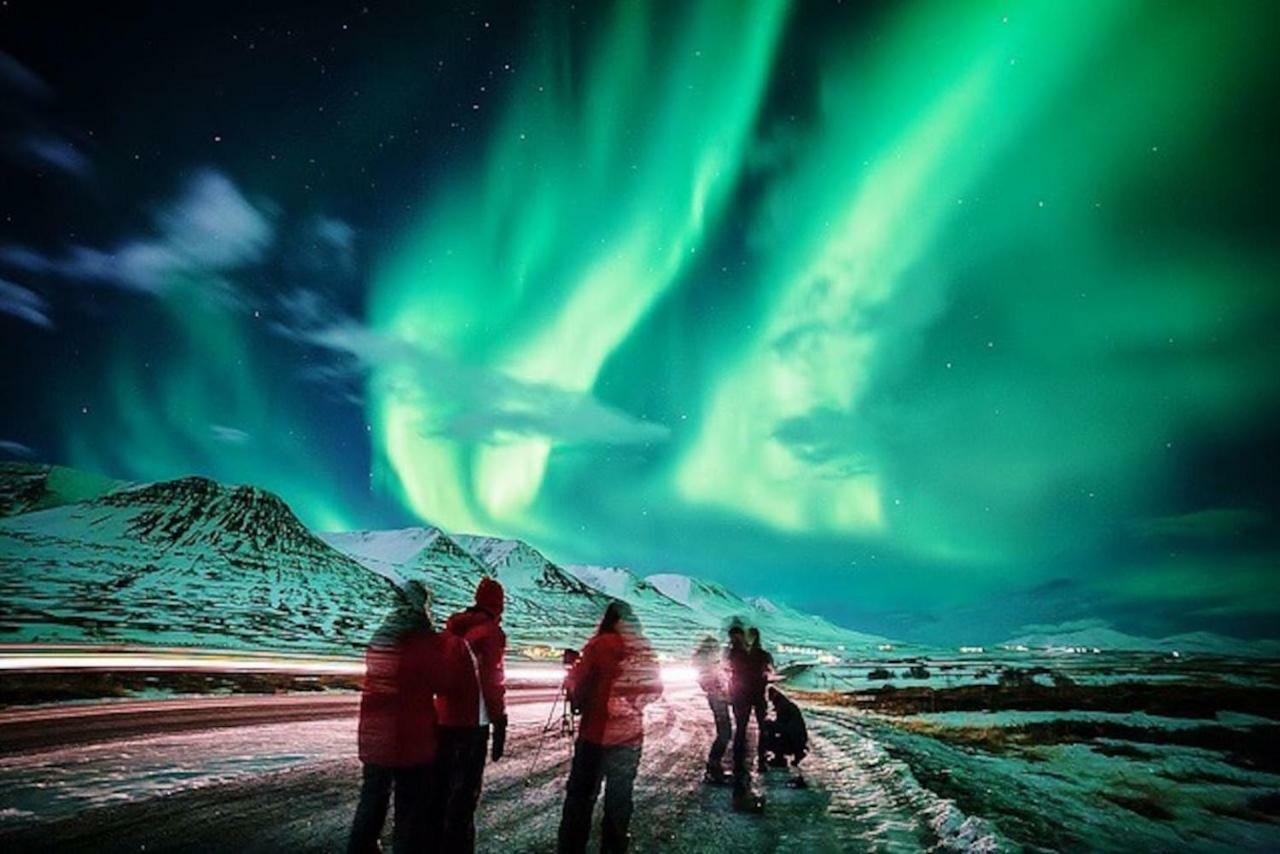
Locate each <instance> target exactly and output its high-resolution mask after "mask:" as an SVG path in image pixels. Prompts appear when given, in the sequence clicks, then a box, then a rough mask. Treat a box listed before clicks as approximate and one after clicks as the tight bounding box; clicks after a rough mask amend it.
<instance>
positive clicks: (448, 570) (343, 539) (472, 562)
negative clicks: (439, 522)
mask: <svg viewBox="0 0 1280 854" xmlns="http://www.w3.org/2000/svg"><path fill="white" fill-rule="evenodd" d="M319 536H320V538H321V539H322V540H324V541H325V542H326V543H328V544H329V545H331V546H333V547H334V548H335V549H337V550H338V551H340V552H343V553H344V554H346V555H348V556H349V557H351V558H352V559H354V560H355V561H356V562H357V563H359V564H360V565H362V566H364V567H365V568H367V569H371V570H373V571H374V572H376V573H378V574H379V575H381V576H383V577H384V578H386V579H388V580H390V581H392V582H393V583H395V584H397V585H399V584H402V583H403V582H405V581H408V580H410V579H416V580H418V581H421V582H422V583H423V584H426V585H427V586H428V587H429V588H431V590H432V592H433V593H434V594H435V607H434V612H435V615H436V617H437V618H438V619H443V618H444V617H447V616H448V615H449V614H451V613H453V612H454V611H457V610H460V609H462V608H465V607H467V606H468V605H470V604H471V602H472V599H473V597H474V593H475V588H476V584H477V583H479V581H480V579H481V578H483V577H484V576H485V575H488V574H489V570H488V568H487V567H485V566H484V564H482V563H480V561H478V560H476V559H475V558H474V557H472V556H471V555H470V554H469V553H468V552H467V551H466V550H465V549H463V548H462V547H461V546H460V545H458V543H457V542H456V541H454V540H453V539H452V538H451V537H449V535H448V534H446V533H444V532H443V531H441V530H439V529H438V528H429V527H422V528H403V529H401V530H397V531H352V532H346V533H329V534H320V535H319Z"/></svg>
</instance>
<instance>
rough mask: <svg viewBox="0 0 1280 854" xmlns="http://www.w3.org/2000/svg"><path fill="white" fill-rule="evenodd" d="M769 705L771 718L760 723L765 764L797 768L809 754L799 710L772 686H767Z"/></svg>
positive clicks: (806, 730)
mask: <svg viewBox="0 0 1280 854" xmlns="http://www.w3.org/2000/svg"><path fill="white" fill-rule="evenodd" d="M768 697H769V704H770V705H772V706H773V717H772V718H770V719H769V720H767V721H765V724H764V752H765V753H766V754H767V756H768V760H769V764H770V765H772V766H774V767H775V768H786V767H787V765H788V763H790V764H791V765H792V766H795V765H799V764H800V760H802V759H804V757H805V755H806V754H808V752H809V729H808V727H806V726H805V724H804V715H802V714H800V707H799V706H797V705H796V704H795V703H793V702H792V701H791V698H790V697H788V696H787V695H786V694H783V693H782V692H781V691H779V690H778V689H777V688H775V687H774V686H772V685H770V686H769V691H768Z"/></svg>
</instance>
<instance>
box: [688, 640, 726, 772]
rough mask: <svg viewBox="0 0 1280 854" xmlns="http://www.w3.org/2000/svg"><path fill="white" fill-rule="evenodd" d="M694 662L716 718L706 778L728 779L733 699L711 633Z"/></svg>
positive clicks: (695, 653)
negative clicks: (726, 756) (726, 755)
mask: <svg viewBox="0 0 1280 854" xmlns="http://www.w3.org/2000/svg"><path fill="white" fill-rule="evenodd" d="M693 666H694V668H695V669H696V670H697V673H698V687H699V688H701V689H702V691H703V693H704V694H706V695H707V705H708V706H710V707H711V716H712V717H713V718H714V719H715V722H716V737H715V740H714V741H713V742H711V750H710V751H709V752H708V753H707V768H706V771H705V773H704V774H703V781H704V782H707V783H725V782H728V775H726V774H725V773H724V752H725V749H726V748H728V746H729V739H730V738H732V737H733V724H732V723H731V722H730V721H729V699H728V697H726V696H725V691H724V671H723V668H722V667H721V666H720V644H718V643H716V639H715V638H713V637H711V636H707V637H705V638H703V639H702V643H700V644H698V648H697V649H696V650H695V651H694V653H693Z"/></svg>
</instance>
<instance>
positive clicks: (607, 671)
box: [565, 631, 662, 747]
mask: <svg viewBox="0 0 1280 854" xmlns="http://www.w3.org/2000/svg"><path fill="white" fill-rule="evenodd" d="M565 688H566V689H567V690H568V692H569V696H570V697H572V698H573V700H574V703H575V705H577V706H578V707H579V708H580V709H581V710H582V728H581V729H580V730H579V734H578V737H579V738H581V739H582V740H583V741H589V742H591V743H592V744H598V745H602V746H604V747H613V746H615V745H620V744H635V743H637V742H639V741H640V740H641V739H642V738H643V737H644V707H645V706H647V705H649V703H652V702H653V701H654V700H656V699H657V698H658V697H660V696H661V695H662V680H661V677H660V674H659V672H658V662H657V659H656V658H655V657H654V655H653V650H652V649H650V648H649V645H648V644H647V643H646V642H644V641H643V640H642V639H640V638H636V637H634V636H629V635H627V634H624V633H619V632H614V631H608V632H597V633H596V635H595V636H594V637H592V638H591V640H590V641H588V642H587V645H586V646H585V647H584V648H583V650H582V658H580V659H578V662H577V664H575V665H574V666H573V669H572V670H570V671H569V675H568V676H567V677H566V678H565Z"/></svg>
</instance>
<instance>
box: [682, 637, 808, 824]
mask: <svg viewBox="0 0 1280 854" xmlns="http://www.w3.org/2000/svg"><path fill="white" fill-rule="evenodd" d="M693 660H694V666H695V667H696V669H697V673H698V686H699V687H700V688H702V691H703V693H705V694H706V696H707V704H708V705H709V706H710V707H711V714H712V717H713V718H714V719H715V726H716V736H715V740H714V741H713V742H712V743H711V750H710V752H709V753H708V754H707V764H706V770H705V772H704V775H703V779H704V781H705V782H707V783H712V784H723V783H726V782H730V781H731V782H732V783H733V807H734V809H735V810H740V811H745V812H756V811H759V810H760V809H762V808H763V805H764V804H763V801H762V799H761V798H760V796H758V795H756V794H754V793H753V792H752V790H751V769H750V765H749V764H748V762H747V732H748V727H749V725H750V723H751V721H752V719H753V718H754V719H755V724H756V770H757V771H759V772H760V773H761V774H763V773H764V772H765V770H766V768H767V767H768V766H769V764H771V763H772V764H774V765H776V766H778V767H786V766H787V764H788V763H790V764H793V765H794V764H798V763H799V762H800V760H801V759H803V758H804V756H805V753H806V752H807V743H808V733H807V732H806V730H805V725H804V718H803V717H802V716H801V715H800V710H799V709H798V708H797V707H796V705H795V703H792V702H791V701H790V700H789V699H787V697H785V696H784V695H783V694H782V692H781V691H779V690H778V689H777V688H775V687H772V686H770V684H769V681H770V677H771V675H772V673H773V656H772V655H770V654H769V652H768V650H766V649H765V648H764V645H763V644H762V643H761V641H760V631H759V629H756V628H755V627H751V628H743V627H742V626H741V625H740V624H738V623H734V624H732V625H730V627H729V643H728V645H727V646H726V647H725V648H724V649H723V651H722V650H721V648H720V645H719V643H718V642H717V641H716V639H715V638H713V637H707V638H704V639H703V641H702V643H700V644H699V645H698V648H697V650H696V651H695V652H694V656H693ZM770 703H771V704H772V705H773V708H774V716H773V717H772V718H769V717H768V712H769V709H768V707H769V705H770ZM730 713H732V719H730ZM731 740H732V743H733V774H732V777H728V776H726V774H725V770H724V754H725V750H726V749H727V748H728V746H729V744H730V741H731Z"/></svg>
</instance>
